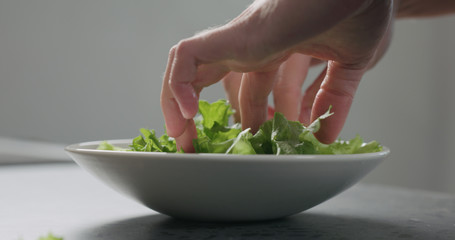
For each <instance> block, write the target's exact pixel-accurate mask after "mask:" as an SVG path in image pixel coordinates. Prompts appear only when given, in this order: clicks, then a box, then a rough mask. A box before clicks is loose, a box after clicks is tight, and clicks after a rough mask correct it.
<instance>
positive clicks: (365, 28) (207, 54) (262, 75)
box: [161, 0, 443, 152]
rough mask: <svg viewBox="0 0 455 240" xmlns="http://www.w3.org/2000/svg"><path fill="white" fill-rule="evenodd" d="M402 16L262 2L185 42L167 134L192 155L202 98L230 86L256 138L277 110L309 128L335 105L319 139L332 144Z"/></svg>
mask: <svg viewBox="0 0 455 240" xmlns="http://www.w3.org/2000/svg"><path fill="white" fill-rule="evenodd" d="M420 1H422V2H423V0H420ZM439 1H443V0H439ZM403 2H406V1H405V0H403ZM403 6H404V5H403ZM397 9H399V2H398V1H392V0H344V1H336V0H306V1H303V0H257V1H255V2H254V3H253V4H252V5H250V6H249V7H248V8H247V9H246V10H245V11H244V12H242V13H241V14H240V15H239V16H238V17H236V18H235V19H233V20H232V21H230V22H229V23H227V24H226V25H223V26H221V27H218V28H214V29H210V30H207V31H205V32H202V33H200V34H197V35H196V36H193V37H191V38H188V39H184V40H182V41H180V42H179V43H178V44H177V45H175V46H174V47H173V48H172V49H171V50H170V53H169V59H168V64H167V68H166V72H165V76H164V79H163V86H162V93H161V106H162V110H163V114H164V118H165V122H166V128H167V133H168V135H169V136H171V137H174V138H175V139H176V141H177V145H178V147H179V148H182V149H183V150H184V151H185V152H193V151H194V149H193V146H192V139H194V138H196V137H197V136H196V129H195V126H194V122H193V120H192V118H193V117H194V116H195V115H196V113H197V109H198V98H199V93H200V91H201V90H202V89H203V88H204V87H206V86H209V85H211V84H214V83H216V82H219V81H223V84H224V86H225V89H226V92H227V98H228V99H229V101H230V102H231V104H232V105H233V107H234V108H235V109H236V110H237V114H236V116H235V119H236V120H237V121H240V122H241V123H242V127H243V128H251V130H252V132H253V133H254V132H255V131H257V129H258V127H259V126H260V125H261V124H262V123H263V122H264V121H265V120H266V119H267V117H268V115H269V114H270V113H271V112H273V111H278V112H282V113H283V114H284V115H285V116H286V117H287V118H288V119H290V120H299V121H301V122H302V123H303V124H304V125H305V124H308V123H310V122H311V121H312V120H314V119H315V118H317V117H318V116H320V115H322V114H323V113H324V112H325V111H327V109H328V108H329V106H332V112H334V115H333V116H332V117H330V118H328V119H325V120H323V121H322V122H321V124H322V126H321V130H320V131H319V132H317V133H316V134H315V135H316V137H317V138H318V139H319V140H320V141H321V142H324V143H330V142H333V141H334V140H335V139H336V138H337V137H338V134H339V133H340V131H341V129H342V127H343V125H344V122H345V120H346V118H347V115H348V113H349V109H350V106H351V103H352V101H353V98H354V96H355V92H356V90H357V87H358V85H359V83H360V80H361V78H362V76H363V75H364V73H365V72H366V71H367V70H368V69H369V68H371V67H372V66H374V64H375V63H376V62H377V61H378V59H380V57H381V56H382V55H383V53H384V52H385V50H386V49H387V46H388V43H389V40H390V33H391V29H392V28H391V26H392V22H393V19H394V15H395V13H396V10H397ZM402 9H404V8H402ZM407 9H409V8H407ZM403 13H405V11H403ZM431 14H432V15H436V14H434V12H432V13H431ZM421 15H422V14H421ZM403 16H405V15H403ZM320 62H326V67H325V69H324V70H323V71H322V72H321V74H320V75H319V77H317V78H316V80H314V82H313V83H312V84H311V85H310V87H309V88H308V89H307V90H306V91H305V92H304V93H303V94H302V93H301V88H302V85H303V82H304V80H305V78H306V75H307V72H308V69H309V68H310V67H311V66H312V65H314V64H317V63H320ZM271 93H272V94H273V96H274V110H272V111H270V107H268V106H269V103H268V96H269V94H271Z"/></svg>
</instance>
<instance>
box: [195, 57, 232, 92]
mask: <svg viewBox="0 0 455 240" xmlns="http://www.w3.org/2000/svg"><path fill="white" fill-rule="evenodd" d="M228 73H229V69H228V68H227V67H226V66H224V65H221V64H216V63H214V64H203V65H200V66H199V67H198V68H197V73H196V78H195V80H194V81H193V82H192V83H191V84H192V85H193V88H194V91H195V92H196V95H197V96H199V93H200V92H201V90H202V89H203V88H204V87H208V86H210V85H212V84H214V83H216V82H218V81H220V80H221V79H223V78H224V77H225V76H226V75H227V74H228Z"/></svg>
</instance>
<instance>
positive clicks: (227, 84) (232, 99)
mask: <svg viewBox="0 0 455 240" xmlns="http://www.w3.org/2000/svg"><path fill="white" fill-rule="evenodd" d="M241 82H242V73H238V72H230V73H228V74H227V75H226V76H225V77H224V78H223V86H224V90H225V91H226V97H227V99H228V100H229V103H230V104H231V106H232V109H234V110H235V113H234V122H241V119H240V107H239V91H240V83H241Z"/></svg>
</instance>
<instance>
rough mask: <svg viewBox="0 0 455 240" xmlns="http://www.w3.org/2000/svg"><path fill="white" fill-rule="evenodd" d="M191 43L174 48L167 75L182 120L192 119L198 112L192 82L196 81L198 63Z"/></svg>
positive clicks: (184, 43) (181, 43) (187, 42)
mask: <svg viewBox="0 0 455 240" xmlns="http://www.w3.org/2000/svg"><path fill="white" fill-rule="evenodd" d="M194 48H195V47H194V44H193V42H191V41H183V42H180V43H179V44H178V45H177V46H176V47H175V53H174V58H173V61H172V63H171V70H170V73H169V86H170V89H171V91H172V94H173V95H174V97H175V100H176V101H177V103H178V105H179V108H180V111H181V113H182V115H183V117H184V118H186V119H191V118H193V117H194V116H195V115H196V113H197V110H198V96H197V93H196V90H195V89H194V88H193V85H192V82H193V81H194V80H195V79H196V73H197V68H198V62H197V60H196V57H195V56H194V53H193V51H194V50H192V49H194Z"/></svg>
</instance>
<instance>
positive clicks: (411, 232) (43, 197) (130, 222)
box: [0, 163, 455, 240]
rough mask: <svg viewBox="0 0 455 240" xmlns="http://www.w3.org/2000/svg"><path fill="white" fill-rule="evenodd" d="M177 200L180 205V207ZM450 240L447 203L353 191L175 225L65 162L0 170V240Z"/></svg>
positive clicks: (390, 191)
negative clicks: (269, 217)
mask: <svg viewBox="0 0 455 240" xmlns="http://www.w3.org/2000/svg"><path fill="white" fill-rule="evenodd" d="M182 201H184V200H182ZM48 232H52V233H54V234H55V235H58V236H62V237H64V239H65V240H72V239H76V240H91V239H103V240H104V239H106V240H120V239H122V240H124V239H128V240H140V239H163V240H166V239H265V240H267V239H321V240H324V239H388V240H390V239H425V240H427V239H448V240H449V239H450V240H453V239H455V196H453V195H446V194H441V193H434V192H427V191H420V190H410V189H401V188H392V187H386V186H377V185H362V184H358V185H356V186H354V187H352V188H350V189H348V190H347V191H345V192H343V193H341V194H340V195H338V196H336V197H334V198H332V199H331V200H329V201H327V202H325V203H322V204H320V205H319V206H316V207H314V208H312V209H310V210H308V211H306V212H304V213H301V214H298V215H295V216H291V217H288V218H285V219H279V220H273V221H266V222H250V223H201V222H186V221H180V220H176V219H173V218H170V217H167V216H164V215H161V214H158V213H156V212H154V211H152V210H149V209H147V208H145V207H143V206H141V205H139V204H138V203H136V202H134V201H132V200H130V199H127V198H125V197H123V196H122V195H120V194H117V193H116V192H114V191H113V190H110V189H109V188H107V187H106V186H104V185H103V184H102V183H100V182H98V181H97V180H96V179H94V178H93V177H91V176H90V175H88V174H87V173H85V172H84V171H83V170H82V169H81V168H79V167H78V166H77V165H75V164H72V163H53V164H29V165H4V166H0V239H1V240H18V239H21V240H36V239H37V238H38V237H39V236H41V235H46V234H47V233H48Z"/></svg>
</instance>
